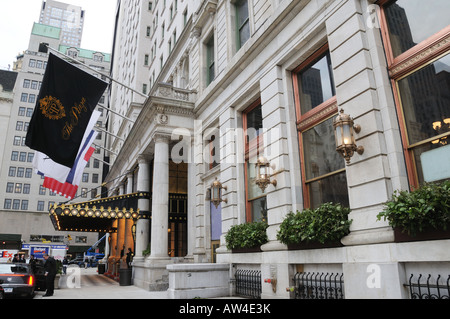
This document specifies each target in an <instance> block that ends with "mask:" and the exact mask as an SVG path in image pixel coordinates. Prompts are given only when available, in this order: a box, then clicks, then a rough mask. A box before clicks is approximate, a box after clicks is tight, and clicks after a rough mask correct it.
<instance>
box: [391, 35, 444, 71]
mask: <svg viewBox="0 0 450 319" xmlns="http://www.w3.org/2000/svg"><path fill="white" fill-rule="evenodd" d="M449 49H450V35H447V36H446V37H444V38H442V39H440V40H439V41H437V42H436V43H434V44H433V45H432V46H430V47H428V48H427V49H425V50H419V51H418V52H417V53H415V54H414V55H413V56H412V57H411V58H408V59H406V60H402V61H400V62H399V63H397V64H395V65H394V66H393V67H392V68H391V70H390V71H389V75H390V76H391V77H399V76H402V75H404V74H406V73H408V72H411V71H412V70H414V69H416V68H417V67H418V66H419V65H421V64H422V63H423V61H424V60H427V59H429V58H431V57H433V56H435V55H439V54H441V53H442V52H445V51H447V50H449Z"/></svg>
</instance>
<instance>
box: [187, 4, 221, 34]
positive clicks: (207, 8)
mask: <svg viewBox="0 0 450 319" xmlns="http://www.w3.org/2000/svg"><path fill="white" fill-rule="evenodd" d="M216 11H217V0H206V1H203V3H202V6H201V7H200V9H198V11H197V12H195V13H194V20H193V21H194V22H193V30H196V31H193V33H192V35H193V36H195V37H199V36H200V34H201V29H202V28H203V26H204V25H205V24H206V21H208V19H209V18H210V17H212V16H214V15H215V14H216ZM199 31H200V33H198V32H199ZM194 32H195V33H194ZM197 34H198V36H197Z"/></svg>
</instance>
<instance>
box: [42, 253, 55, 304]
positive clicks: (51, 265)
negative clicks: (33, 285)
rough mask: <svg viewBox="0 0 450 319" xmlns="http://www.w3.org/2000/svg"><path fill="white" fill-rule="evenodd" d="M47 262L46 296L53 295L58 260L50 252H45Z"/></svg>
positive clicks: (45, 268) (45, 266)
mask: <svg viewBox="0 0 450 319" xmlns="http://www.w3.org/2000/svg"><path fill="white" fill-rule="evenodd" d="M44 259H45V264H44V270H45V284H46V286H47V291H46V292H45V295H44V297H49V296H53V292H54V290H55V277H56V261H55V259H54V258H53V257H51V256H49V255H48V254H44Z"/></svg>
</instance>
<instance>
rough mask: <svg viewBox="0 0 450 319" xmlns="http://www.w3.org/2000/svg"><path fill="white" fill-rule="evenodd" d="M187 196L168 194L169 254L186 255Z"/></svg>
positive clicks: (172, 255) (175, 255)
mask: <svg viewBox="0 0 450 319" xmlns="http://www.w3.org/2000/svg"><path fill="white" fill-rule="evenodd" d="M186 212H187V196H186V195H184V194H169V230H168V231H169V256H170V257H184V256H186V255H187V215H186Z"/></svg>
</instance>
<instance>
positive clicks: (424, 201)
mask: <svg viewBox="0 0 450 319" xmlns="http://www.w3.org/2000/svg"><path fill="white" fill-rule="evenodd" d="M377 217H378V220H381V218H384V220H386V219H387V220H388V221H389V225H390V226H392V227H394V228H399V229H401V231H402V232H404V233H408V235H412V236H415V235H416V234H417V233H419V232H422V231H423V230H425V229H430V228H435V229H438V230H447V227H448V225H449V224H450V181H445V182H442V183H432V184H431V183H430V184H425V185H423V186H421V187H419V188H418V189H416V190H414V191H412V192H408V191H395V192H394V195H393V196H392V199H391V200H390V201H388V202H387V203H386V204H385V209H384V210H383V211H382V212H381V213H379V214H378V216H377Z"/></svg>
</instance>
